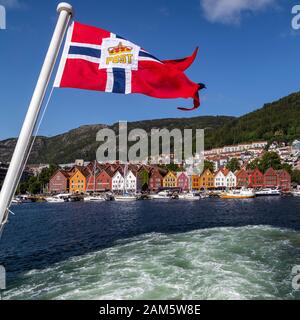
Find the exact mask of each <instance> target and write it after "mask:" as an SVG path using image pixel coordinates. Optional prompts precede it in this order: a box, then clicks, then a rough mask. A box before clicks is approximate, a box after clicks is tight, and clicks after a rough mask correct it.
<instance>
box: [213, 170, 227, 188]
mask: <svg viewBox="0 0 300 320" xmlns="http://www.w3.org/2000/svg"><path fill="white" fill-rule="evenodd" d="M225 180H226V177H225V174H224V172H223V171H222V170H219V171H218V172H217V173H216V174H215V181H214V182H215V187H216V188H221V187H222V188H225V187H226V182H225Z"/></svg>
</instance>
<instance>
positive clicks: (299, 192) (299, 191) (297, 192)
mask: <svg viewBox="0 0 300 320" xmlns="http://www.w3.org/2000/svg"><path fill="white" fill-rule="evenodd" d="M292 195H293V196H294V197H300V186H297V189H296V190H295V191H292Z"/></svg>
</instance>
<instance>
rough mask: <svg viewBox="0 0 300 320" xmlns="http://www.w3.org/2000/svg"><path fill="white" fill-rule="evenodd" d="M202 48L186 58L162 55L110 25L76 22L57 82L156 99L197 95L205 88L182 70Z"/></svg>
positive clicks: (65, 50)
mask: <svg viewBox="0 0 300 320" xmlns="http://www.w3.org/2000/svg"><path fill="white" fill-rule="evenodd" d="M197 51H198V48H197V49H196V50H195V52H194V53H193V54H192V55H191V56H190V57H187V58H184V59H179V60H159V59H158V58H156V57H155V56H153V55H152V54H150V53H149V52H147V51H146V50H144V49H143V48H141V47H139V46H138V45H136V44H134V43H132V42H130V41H128V40H126V39H124V38H122V37H120V36H118V35H116V34H114V33H111V32H108V31H106V30H103V29H100V28H96V27H92V26H88V25H84V24H81V23H79V22H73V23H72V24H71V25H70V27H69V29H68V32H67V38H66V43H65V47H64V50H63V54H62V58H61V61H60V64H59V67H58V71H57V75H56V79H55V81H54V87H60V88H79V89H87V90H97V91H105V92H113V93H123V94H129V93H141V94H145V95H148V96H151V97H155V98H163V99H168V98H193V99H194V106H193V107H192V108H178V109H180V110H193V109H196V108H198V107H199V105H200V100H199V94H198V91H199V90H200V89H202V88H205V86H204V85H203V84H201V83H200V84H197V83H194V82H192V81H191V80H189V78H188V77H187V76H186V75H185V74H184V72H183V71H184V70H186V69H187V68H188V67H189V66H190V65H191V64H192V63H193V61H194V59H195V57H196V55H197Z"/></svg>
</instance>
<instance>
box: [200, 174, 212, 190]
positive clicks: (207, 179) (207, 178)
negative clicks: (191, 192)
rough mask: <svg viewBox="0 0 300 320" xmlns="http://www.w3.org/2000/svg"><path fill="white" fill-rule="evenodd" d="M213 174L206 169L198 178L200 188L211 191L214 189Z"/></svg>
mask: <svg viewBox="0 0 300 320" xmlns="http://www.w3.org/2000/svg"><path fill="white" fill-rule="evenodd" d="M214 180H215V179H214V174H213V173H212V172H211V171H210V170H209V169H206V170H205V171H204V172H202V174H201V176H200V188H205V189H211V188H213V187H214Z"/></svg>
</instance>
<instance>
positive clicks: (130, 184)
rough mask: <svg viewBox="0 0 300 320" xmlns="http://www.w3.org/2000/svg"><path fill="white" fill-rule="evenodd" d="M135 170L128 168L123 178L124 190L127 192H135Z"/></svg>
mask: <svg viewBox="0 0 300 320" xmlns="http://www.w3.org/2000/svg"><path fill="white" fill-rule="evenodd" d="M136 175H137V173H136V171H135V170H129V171H128V172H127V174H126V179H125V190H126V191H128V192H134V193H135V192H136Z"/></svg>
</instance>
